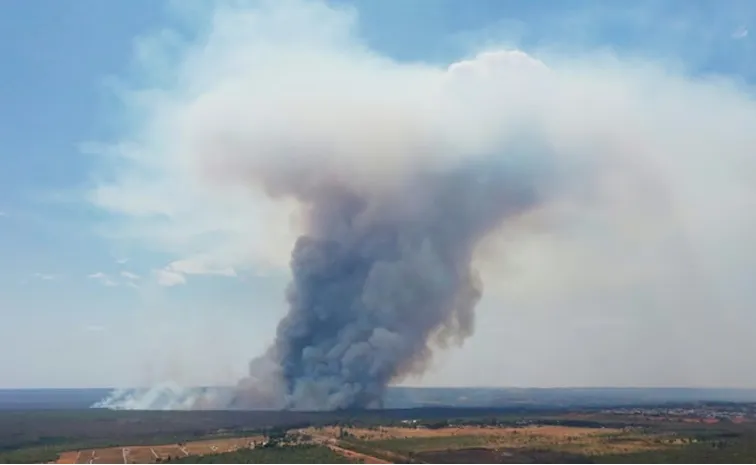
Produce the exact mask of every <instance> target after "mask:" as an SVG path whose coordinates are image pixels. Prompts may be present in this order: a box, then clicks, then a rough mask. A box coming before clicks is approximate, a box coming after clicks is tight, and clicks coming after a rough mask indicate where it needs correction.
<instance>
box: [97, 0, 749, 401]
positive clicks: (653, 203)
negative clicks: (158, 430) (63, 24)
mask: <svg viewBox="0 0 756 465" xmlns="http://www.w3.org/2000/svg"><path fill="white" fill-rule="evenodd" d="M263 5H264V6H262V7H259V8H251V9H244V8H241V9H239V10H236V9H233V8H232V9H231V10H228V11H227V10H224V9H222V8H221V9H219V11H218V12H216V13H215V16H214V17H213V23H212V26H213V27H212V28H210V29H209V31H210V32H209V35H208V37H204V38H203V41H202V44H203V45H202V47H197V48H196V49H192V50H194V51H193V52H192V53H187V54H186V56H182V57H181V60H180V61H179V64H180V66H175V67H174V68H175V69H178V70H179V71H178V76H176V80H175V81H176V85H177V86H179V90H175V89H171V90H164V89H150V90H149V93H146V92H145V93H142V94H139V96H140V97H141V98H140V99H139V104H140V105H145V106H146V107H147V112H146V113H147V114H148V115H150V118H149V119H148V121H147V123H145V124H146V127H145V130H144V133H140V134H139V136H138V137H136V138H135V139H136V141H135V142H133V144H134V145H133V146H130V145H128V144H121V145H119V146H118V147H117V150H115V151H116V152H119V151H120V152H119V153H120V154H121V155H122V160H123V161H124V162H125V164H126V166H129V167H131V168H133V169H124V170H123V171H121V172H120V173H121V175H120V177H119V178H118V181H117V182H114V183H113V184H111V185H104V186H100V188H99V189H98V190H97V191H96V193H95V195H94V201H95V203H96V204H97V205H99V206H101V207H104V208H108V209H110V210H112V211H117V212H119V213H122V214H126V215H131V216H134V217H138V218H139V220H143V221H145V223H138V225H141V226H144V225H147V226H148V227H147V228H145V229H144V230H143V233H142V235H143V236H149V237H151V238H152V239H155V236H157V240H156V242H158V243H161V244H163V243H166V242H170V243H171V246H174V244H175V243H178V244H182V245H185V244H189V245H190V247H189V246H187V249H190V252H189V253H190V254H191V253H194V254H195V255H194V256H193V257H190V258H188V259H184V260H180V261H176V262H174V263H172V264H171V265H169V266H168V267H166V268H165V269H162V270H159V271H158V272H157V273H156V274H157V276H158V278H159V279H160V278H163V277H170V278H171V280H170V281H168V280H164V281H162V284H164V285H180V284H181V283H183V282H185V281H186V276H187V275H197V274H215V275H223V276H231V275H233V274H234V273H235V271H234V270H236V269H239V270H243V269H244V268H245V267H255V266H261V264H263V265H268V266H270V265H272V266H273V267H275V266H276V265H279V264H280V260H279V259H280V256H281V254H280V253H279V251H280V250H285V253H286V255H287V260H288V263H289V267H290V276H289V278H290V284H289V286H288V289H287V291H286V295H285V301H286V312H285V316H284V317H283V319H282V320H281V321H280V323H279V324H278V327H277V331H276V334H275V337H274V338H273V342H272V344H271V345H270V346H269V347H268V349H267V350H266V351H265V352H264V355H262V356H261V357H258V358H256V359H254V361H253V362H252V363H251V364H250V368H249V374H248V376H246V377H244V379H242V380H241V381H240V382H239V383H238V385H237V386H236V387H235V388H234V389H232V390H231V391H230V392H226V391H223V392H217V391H197V390H187V389H183V388H177V387H171V388H170V389H168V388H160V389H157V390H155V389H153V390H147V391H145V392H136V393H135V392H120V393H117V395H114V396H112V397H111V398H110V399H107V400H106V401H104V402H103V403H101V404H99V406H104V407H109V408H292V409H341V408H355V407H356V408H371V407H379V406H380V405H381V401H382V398H383V395H384V392H385V390H386V388H387V386H389V385H390V384H391V383H394V382H398V381H401V380H402V379H404V378H405V377H407V376H412V375H417V374H422V373H423V372H424V370H426V369H427V367H428V366H429V364H430V363H431V362H432V360H433V356H434V354H436V353H437V352H438V350H439V349H443V348H445V347H447V346H449V345H459V344H461V343H462V342H464V341H465V340H466V339H468V338H469V337H470V336H471V335H472V333H473V330H474V329H475V309H476V306H477V304H478V303H479V300H481V298H482V296H483V295H484V291H487V290H490V288H491V287H496V288H499V290H500V291H501V289H506V290H507V291H511V292H513V293H517V292H520V294H523V295H524V294H528V293H529V295H530V296H537V297H539V298H543V299H544V300H541V301H539V303H541V304H542V305H543V306H546V305H545V304H543V302H544V301H545V299H546V298H552V299H554V300H555V301H552V302H547V303H548V304H549V305H551V306H552V307H555V308H556V307H558V308H564V309H569V311H567V310H565V311H564V312H563V313H564V314H565V315H566V316H565V317H564V318H563V320H561V321H562V322H563V323H564V322H569V321H570V319H571V318H576V317H577V315H578V314H580V312H581V308H582V307H590V305H596V304H595V303H594V302H592V298H593V297H595V299H593V300H595V301H596V302H599V301H601V302H604V303H605V305H602V308H601V309H600V312H603V311H604V310H606V308H609V307H611V306H618V305H616V303H617V302H620V301H621V302H630V303H631V304H630V305H629V306H630V307H633V306H634V305H635V303H634V302H636V301H642V300H643V299H646V300H645V301H644V304H643V306H645V305H646V303H647V302H649V301H652V300H653V299H651V298H649V297H648V294H650V293H652V292H654V293H656V292H659V293H664V296H663V297H664V298H668V297H670V296H671V298H668V299H667V300H664V301H663V306H664V307H665V312H666V313H664V315H666V316H667V317H669V319H670V320H674V321H676V322H679V321H681V320H682V319H683V318H682V315H675V313H674V312H675V311H678V310H675V309H680V308H684V307H686V306H687V307H691V306H694V305H696V304H695V303H693V304H691V302H693V301H694V300H695V301H701V299H694V298H693V297H690V299H689V301H685V302H682V301H681V300H680V298H679V297H677V296H679V295H680V292H678V291H676V290H680V289H685V292H686V293H687V292H688V290H689V289H690V288H691V286H689V285H687V284H686V283H687V281H686V279H688V276H689V275H690V273H689V272H684V273H680V272H679V269H680V268H679V267H678V264H679V263H680V261H681V260H680V258H679V256H678V255H672V252H673V251H679V250H680V249H681V248H682V246H681V245H680V244H681V243H682V242H683V241H675V246H674V247H670V246H669V244H670V241H671V239H670V238H674V237H680V236H686V237H687V238H688V240H689V241H690V242H691V243H694V245H691V246H690V248H691V249H693V248H694V246H695V247H696V248H697V250H699V251H702V252H701V253H705V252H710V251H715V249H714V248H707V247H710V246H711V245H712V244H724V243H727V242H726V241H724V238H726V237H729V238H735V239H734V240H735V242H732V243H736V242H737V239H738V238H740V239H742V240H741V241H740V242H743V241H744V240H745V239H744V238H746V237H751V236H749V234H750V233H751V232H753V231H756V222H752V221H751V219H752V217H753V215H752V214H747V213H743V214H742V215H740V214H738V215H736V214H735V213H734V212H736V211H738V212H747V209H746V205H748V202H747V201H746V200H745V199H750V198H753V194H754V193H753V189H752V188H751V187H747V183H745V181H743V179H740V178H737V176H736V174H734V173H738V172H740V173H749V172H751V171H752V170H753V163H752V160H751V158H749V157H750V155H749V154H750V150H751V148H752V147H753V145H754V143H756V139H755V137H756V136H754V135H753V134H752V131H751V123H752V121H753V120H754V117H756V110H754V106H753V104H752V103H748V101H747V100H743V99H741V95H740V94H738V92H737V90H735V89H733V88H727V87H725V88H720V87H717V83H710V82H693V81H689V80H687V79H685V78H681V77H677V76H674V75H672V76H670V75H669V74H667V73H665V72H664V71H663V70H661V69H659V68H656V67H654V66H651V65H644V64H642V63H630V64H627V63H623V62H621V61H618V60H616V59H614V58H612V57H605V56H604V57H600V58H595V60H596V61H592V60H591V59H588V58H582V59H577V58H574V57H573V58H571V59H570V60H566V61H565V60H558V59H556V58H554V59H553V60H551V61H549V60H547V59H546V58H544V61H541V60H538V59H535V58H534V57H533V56H530V55H528V54H526V53H524V52H521V51H516V50H496V51H488V52H485V53H479V54H477V55H474V56H473V57H472V58H470V59H469V60H463V61H458V62H456V63H453V64H451V65H448V66H446V65H445V66H436V65H426V64H408V63H397V62H394V61H392V60H389V59H387V58H385V57H381V56H378V55H376V54H375V53H373V52H371V51H370V50H369V49H367V47H365V46H364V44H362V43H361V42H360V41H358V40H356V39H355V38H354V37H353V31H352V26H353V24H352V22H353V17H352V16H351V15H349V14H345V13H343V12H339V11H334V10H331V9H330V8H328V7H327V6H325V5H323V4H320V3H315V2H303V3H297V2H294V3H292V2H281V3H278V2H270V3H264V4H263ZM292 5H294V7H292ZM151 56H152V55H151ZM155 56H159V54H155ZM552 58H553V57H552ZM144 95H148V96H150V98H148V99H145V98H143V97H144ZM742 102H746V103H742ZM712 106H716V108H718V109H719V111H710V110H709V109H710V108H713V107H712ZM723 114H727V115H728V118H729V120H728V122H727V123H723V122H722V120H721V118H720V116H721V115H723ZM725 147H726V148H727V150H722V149H723V148H725ZM121 152H122V153H121ZM714 153H716V154H718V155H717V157H714V156H713V155H712V154H714ZM720 154H721V157H720V156H719V155H720ZM712 163H716V165H717V166H718V167H719V170H718V171H717V173H716V175H717V176H720V177H721V180H727V182H723V183H722V185H726V186H727V188H726V189H722V190H721V191H720V192H721V193H722V195H726V196H730V198H731V200H732V202H731V203H730V204H729V205H730V207H731V213H716V212H720V211H721V210H719V202H718V201H715V199H714V196H713V195H710V190H709V189H708V187H707V189H700V190H699V188H698V186H703V185H706V186H710V185H711V183H712V178H711V176H710V174H711V173H710V170H709V168H708V167H709V166H711V165H712ZM733 179H734V180H735V181H732V182H730V180H733ZM714 181H716V179H715V180H714ZM163 192H173V193H175V194H176V195H175V196H170V195H162V194H161V193H163ZM128 194H133V195H131V196H129V195H128ZM155 199H159V200H160V202H158V201H156V200H155ZM161 202H165V203H161ZM718 215H720V216H718ZM721 215H729V216H727V218H725V217H722V216H721ZM749 215H750V216H749ZM156 216H158V217H160V218H161V220H160V221H157V220H156V221H155V222H154V223H153V222H150V221H148V220H149V219H151V218H153V217H156ZM736 217H737V218H740V222H739V223H737V225H738V226H737V227H733V228H731V229H726V228H724V227H720V228H713V227H709V226H711V225H712V224H716V225H717V226H718V227H719V226H721V225H723V224H730V225H732V224H736V223H733V222H729V223H728V222H727V221H725V220H727V219H728V218H729V219H733V218H736ZM166 218H168V219H169V220H165V219H166ZM683 223H684V224H683ZM681 224H683V226H681ZM166 225H174V226H176V231H178V230H179V229H180V233H178V234H177V235H176V236H172V235H171V232H173V230H169V229H168V227H167V226H166ZM131 226H133V224H131ZM179 226H180V227H179ZM686 228H687V229H686ZM123 229H125V228H123ZM134 229H135V230H137V231H138V230H139V228H134ZM688 229H689V230H691V231H692V230H694V229H695V230H696V231H698V232H700V235H699V236H698V237H693V235H692V234H687V235H686V234H684V233H685V232H686V231H687V230H688ZM155 230H157V231H158V233H155ZM144 231H147V232H144ZM186 231H191V234H189V233H186ZM219 232H220V233H219ZM136 234H139V232H137V233H136ZM212 238H216V239H218V240H217V241H216V242H215V243H212V240H210V239H212ZM523 238H525V239H523ZM168 239H175V240H174V241H172V242H171V241H169V240H168ZM192 239H196V240H192ZM528 240H538V241H540V242H537V244H538V247H536V249H537V252H539V253H537V254H534V256H536V258H537V259H534V260H532V261H531V262H530V263H529V265H530V270H531V272H532V270H535V273H531V274H530V275H529V278H530V280H527V279H525V280H522V281H517V280H516V279H510V278H512V276H513V273H514V271H513V270H516V269H517V267H512V268H507V267H506V266H502V265H501V264H502V263H503V264H507V263H508V260H509V258H510V257H511V256H512V255H516V254H517V253H518V252H519V253H521V254H522V252H523V251H525V252H527V251H529V250H530V249H528V248H527V247H526V246H527V245H528ZM517 241H520V242H517ZM208 243H210V245H208ZM510 243H517V244H519V245H520V247H512V246H509V244H510ZM218 244H220V245H218ZM733 250H734V249H733ZM197 251H200V252H197ZM586 251H587V252H586ZM721 251H722V250H721V249H719V248H718V249H716V252H717V254H716V256H718V257H721V256H723V255H721V254H720V252H721ZM711 256H715V254H713V255H711ZM733 257H735V255H733ZM737 258H738V259H740V258H742V257H740V256H738V257H737ZM753 263H756V261H754V262H748V263H745V262H743V263H740V262H737V261H734V262H732V263H726V264H725V263H722V264H721V269H720V271H718V272H717V273H718V275H719V276H725V275H728V274H730V273H731V272H732V271H733V270H734V269H736V268H738V267H741V265H742V267H743V268H744V269H754V266H753ZM492 264H493V265H496V266H492ZM534 264H535V265H534ZM190 265H191V266H190ZM567 265H574V267H573V268H568V267H567ZM712 266H715V264H712ZM502 268H504V269H505V270H506V271H505V272H501V269H502ZM219 270H223V272H220V271H219ZM492 270H493V271H492ZM552 270H557V271H562V272H563V273H562V274H561V275H559V274H557V273H555V274H554V275H553V276H550V275H548V272H550V271H552ZM564 270H567V271H566V272H564ZM486 273H488V274H487V275H486ZM685 273H688V274H685ZM534 276H535V277H534ZM543 276H546V278H544V279H541V278H542V277H543ZM562 281H564V282H566V283H567V284H565V285H564V286H565V287H569V288H570V289H569V290H570V292H584V293H585V294H584V295H581V296H578V298H574V296H573V295H569V296H566V297H564V298H563V299H562V301H558V299H557V298H556V297H553V296H554V295H558V294H557V293H556V292H557V291H559V286H558V284H559V283H561V282H562ZM484 282H486V283H487V285H488V286H487V287H488V288H489V289H486V290H484V286H483V283H484ZM492 282H493V283H494V286H491V283H492ZM722 282H724V281H722ZM732 282H733V281H730V282H729V283H728V285H729V286H730V289H731V290H732V291H733V293H735V294H737V293H738V292H741V291H743V290H744V289H745V288H743V289H735V288H734V287H733V284H732ZM512 283H520V284H517V285H514V284H512ZM670 283H671V284H670ZM517 286H519V288H518V287H517ZM695 287H696V286H693V288H695ZM620 288H621V289H622V292H625V290H626V289H629V291H627V294H622V295H623V297H621V298H616V297H614V296H611V298H609V297H607V295H608V294H607V292H608V291H606V290H607V289H610V290H614V289H620ZM618 292H619V291H618ZM644 292H648V293H646V294H644ZM565 295H566V294H565ZM618 295H619V294H618ZM686 295H687V294H686ZM636 297H637V299H636ZM653 297H656V294H654V295H653ZM569 299H573V300H572V301H571V305H570V304H568V303H566V302H567V301H568V300H569ZM601 299H603V300H601ZM634 299H636V300H634ZM660 301H661V300H660ZM732 301H733V302H735V301H737V303H738V304H739V303H742V302H746V301H747V299H745V298H740V297H738V298H737V299H736V298H733V299H732ZM575 302H578V303H575ZM606 302H608V303H606ZM250 305H254V303H251V304H250ZM733 305H735V304H733ZM643 306H638V307H637V308H641V307H643ZM735 306H737V305H735ZM603 307H606V308H603ZM649 308H651V307H649ZM732 308H735V307H732ZM641 310H642V308H641ZM508 311H509V309H508V308H507V307H505V306H502V308H501V309H500V312H501V313H502V314H504V313H506V312H508ZM680 311H681V310H680ZM570 312H572V313H570ZM600 312H598V311H597V312H596V313H597V314H599V313H600ZM649 312H652V310H649ZM556 314H557V313H556V312H555V315H556ZM600 315H601V316H602V317H603V316H604V313H600ZM589 317H590V318H591V319H592V321H593V320H596V318H594V314H590V315H589ZM551 319H552V316H549V318H546V320H548V321H552V320H551ZM554 321H556V320H554ZM709 326H710V325H709ZM644 331H645V330H644ZM559 333H562V332H561V331H560V332H559ZM644 334H645V333H644ZM664 337H668V334H665V335H664ZM631 339H632V338H631ZM631 342H633V343H635V342H636V341H635V339H633V340H632V341H631ZM645 362H646V359H644V360H643V364H642V366H644V367H646V366H648V364H647V363H645ZM610 365H611V366H610V368H608V370H612V369H614V368H613V367H614V366H615V365H616V363H611V364H610ZM617 370H619V368H617ZM662 371H663V372H664V373H669V372H670V371H669V370H666V369H665V370H660V372H662Z"/></svg>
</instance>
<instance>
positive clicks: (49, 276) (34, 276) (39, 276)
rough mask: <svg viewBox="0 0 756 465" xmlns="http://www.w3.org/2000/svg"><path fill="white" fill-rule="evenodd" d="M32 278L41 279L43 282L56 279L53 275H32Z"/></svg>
mask: <svg viewBox="0 0 756 465" xmlns="http://www.w3.org/2000/svg"><path fill="white" fill-rule="evenodd" d="M32 277H33V278H37V279H42V280H44V281H52V280H53V279H57V278H58V276H57V275H54V274H48V273H33V274H32Z"/></svg>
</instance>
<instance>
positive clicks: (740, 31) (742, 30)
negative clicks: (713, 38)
mask: <svg viewBox="0 0 756 465" xmlns="http://www.w3.org/2000/svg"><path fill="white" fill-rule="evenodd" d="M746 37H748V28H746V27H745V26H741V27H739V28H737V29H735V30H734V31H733V33H732V38H733V39H736V40H738V39H745V38H746Z"/></svg>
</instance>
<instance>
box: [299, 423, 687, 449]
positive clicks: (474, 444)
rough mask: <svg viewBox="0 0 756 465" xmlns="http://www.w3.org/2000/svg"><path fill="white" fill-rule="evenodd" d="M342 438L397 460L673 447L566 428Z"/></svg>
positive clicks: (319, 431)
mask: <svg viewBox="0 0 756 465" xmlns="http://www.w3.org/2000/svg"><path fill="white" fill-rule="evenodd" d="M302 432H303V433H306V434H311V435H313V436H315V437H317V436H320V437H330V438H334V439H336V438H339V437H340V435H341V434H342V429H340V428H338V427H327V428H308V429H305V430H302ZM343 433H345V438H353V439H356V440H359V441H361V442H363V443H365V444H369V445H370V446H371V447H373V448H375V449H376V450H386V451H392V452H398V453H401V454H409V453H419V452H430V451H440V450H455V449H467V448H483V449H494V450H517V449H521V450H525V449H529V450H535V449H547V450H554V451H560V452H565V453H579V454H584V455H592V456H596V455H604V454H622V453H633V452H642V451H648V450H655V449H660V448H665V447H674V446H675V445H676V443H679V441H676V440H675V439H673V438H669V437H661V436H654V435H649V434H645V433H641V432H636V431H632V430H623V429H612V428H580V427H570V426H529V427H522V428H512V427H501V428H497V427H478V426H464V427H449V428H439V429H426V428H400V427H379V428H371V429H364V428H344V429H343Z"/></svg>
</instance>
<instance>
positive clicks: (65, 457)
mask: <svg viewBox="0 0 756 465" xmlns="http://www.w3.org/2000/svg"><path fill="white" fill-rule="evenodd" d="M262 440H263V437H262V436H250V437H244V438H227V439H213V440H204V441H194V442H187V443H182V444H164V445H158V446H125V447H108V448H102V449H87V450H81V451H72V452H64V453H62V454H60V456H59V457H58V460H57V461H56V462H55V463H58V464H77V463H156V462H158V461H159V460H166V459H168V458H171V457H174V458H175V457H185V456H187V455H207V454H217V453H220V452H231V451H234V450H237V449H240V448H245V447H249V446H250V444H251V443H252V442H257V443H260V442H261V441H262Z"/></svg>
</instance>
